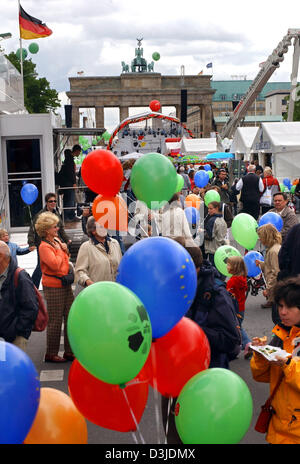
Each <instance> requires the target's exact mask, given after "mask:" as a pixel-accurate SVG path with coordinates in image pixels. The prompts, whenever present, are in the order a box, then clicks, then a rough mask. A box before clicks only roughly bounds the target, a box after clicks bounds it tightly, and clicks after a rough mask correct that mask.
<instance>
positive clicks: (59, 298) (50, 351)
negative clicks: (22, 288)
mask: <svg viewBox="0 0 300 464" xmlns="http://www.w3.org/2000/svg"><path fill="white" fill-rule="evenodd" d="M58 222H59V218H58V217H57V216H56V215H55V214H53V213H50V212H45V213H42V214H40V215H39V217H38V219H37V221H36V223H35V229H36V232H37V234H38V235H39V237H40V238H41V244H40V247H39V254H40V262H41V270H42V284H43V291H44V296H45V299H46V302H47V309H48V313H49V322H48V326H47V351H46V355H45V362H54V363H62V362H66V361H73V359H74V355H73V353H72V349H71V346H70V343H69V339H68V334H67V320H68V315H69V311H70V307H71V305H72V303H73V300H74V296H73V292H72V287H71V284H69V285H66V286H63V284H62V281H61V277H62V276H65V275H67V274H68V272H69V266H70V264H69V252H68V247H67V245H66V244H65V243H62V242H61V241H60V240H59V238H58V235H57V232H58V228H59V226H58ZM63 320H64V348H65V352H64V355H63V357H61V356H58V351H59V346H60V338H61V327H62V321H63Z"/></svg>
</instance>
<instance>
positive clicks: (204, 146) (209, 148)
mask: <svg viewBox="0 0 300 464" xmlns="http://www.w3.org/2000/svg"><path fill="white" fill-rule="evenodd" d="M216 151H218V149H217V139H216V138H207V139H186V138H183V139H182V140H181V153H184V154H185V155H197V154H208V153H215V152H216Z"/></svg>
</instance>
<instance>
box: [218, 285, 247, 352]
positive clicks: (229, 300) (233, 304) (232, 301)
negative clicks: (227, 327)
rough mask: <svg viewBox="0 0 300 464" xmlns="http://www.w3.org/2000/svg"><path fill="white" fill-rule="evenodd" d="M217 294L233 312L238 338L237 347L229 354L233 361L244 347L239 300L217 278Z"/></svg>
mask: <svg viewBox="0 0 300 464" xmlns="http://www.w3.org/2000/svg"><path fill="white" fill-rule="evenodd" d="M214 291H215V292H219V293H221V294H222V298H223V299H224V303H225V304H226V306H227V307H228V308H230V309H231V312H232V319H233V321H234V326H235V330H236V338H237V344H236V347H235V348H234V349H233V350H232V352H231V353H227V356H228V360H229V361H232V360H233V359H235V358H236V357H237V356H238V354H239V353H240V351H241V345H242V333H241V324H240V322H239V318H238V313H239V304H238V301H237V299H236V298H235V297H234V296H233V295H232V294H231V293H230V292H228V291H227V290H226V286H225V283H224V282H223V281H222V280H220V279H218V278H216V279H215V287H214Z"/></svg>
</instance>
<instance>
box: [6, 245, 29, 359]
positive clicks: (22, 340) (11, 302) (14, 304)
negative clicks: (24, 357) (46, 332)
mask: <svg viewBox="0 0 300 464" xmlns="http://www.w3.org/2000/svg"><path fill="white" fill-rule="evenodd" d="M16 269H17V262H16V260H15V259H14V258H11V256H10V251H9V248H8V246H7V245H6V243H4V242H2V241H0V338H3V339H4V340H5V341H6V342H9V343H13V344H14V345H16V346H18V347H19V348H21V349H23V350H24V351H25V350H26V345H27V340H28V338H29V336H30V334H31V331H32V328H33V326H34V323H35V320H36V317H37V313H38V299H37V297H36V293H35V290H34V286H33V282H32V280H31V278H30V276H29V274H28V273H27V272H26V271H25V270H22V271H21V272H20V273H19V276H18V285H17V286H15V283H14V275H15V271H16Z"/></svg>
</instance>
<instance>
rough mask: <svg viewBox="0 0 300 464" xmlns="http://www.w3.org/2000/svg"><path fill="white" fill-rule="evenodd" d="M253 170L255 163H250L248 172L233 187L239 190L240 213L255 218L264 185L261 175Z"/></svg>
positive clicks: (257, 214) (256, 217) (258, 210)
mask: <svg viewBox="0 0 300 464" xmlns="http://www.w3.org/2000/svg"><path fill="white" fill-rule="evenodd" d="M255 171H256V167H255V165H253V164H250V165H249V167H248V173H247V174H246V175H245V176H244V177H242V178H241V179H240V180H239V181H238V182H237V184H236V187H235V188H236V190H238V191H239V192H241V198H240V200H241V202H242V203H243V209H242V211H241V213H246V214H250V215H251V216H253V217H254V219H256V220H257V219H258V216H259V212H260V203H259V200H260V197H261V194H262V192H263V191H264V189H265V187H264V184H263V181H262V179H261V177H258V176H257V174H256V173H255Z"/></svg>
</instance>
